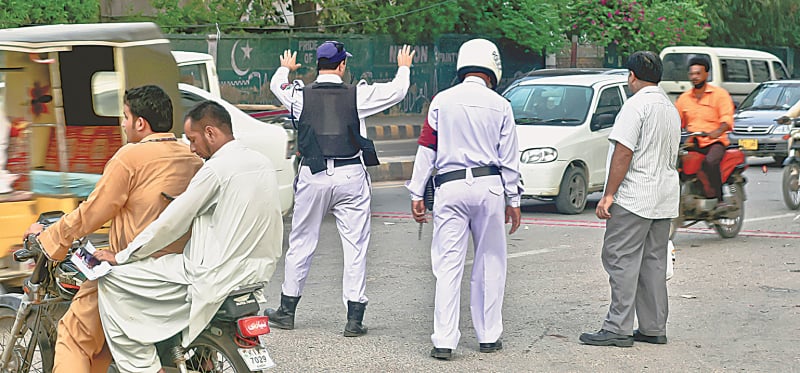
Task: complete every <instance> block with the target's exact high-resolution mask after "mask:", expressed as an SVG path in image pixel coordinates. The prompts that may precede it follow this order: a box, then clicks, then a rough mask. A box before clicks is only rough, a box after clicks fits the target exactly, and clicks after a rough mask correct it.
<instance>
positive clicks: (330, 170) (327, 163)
mask: <svg viewBox="0 0 800 373" xmlns="http://www.w3.org/2000/svg"><path fill="white" fill-rule="evenodd" d="M334 163H335V162H334V160H333V158H328V159H326V160H325V166H326V167H325V175H328V176H333V169H334V167H336V166H335V165H334Z"/></svg>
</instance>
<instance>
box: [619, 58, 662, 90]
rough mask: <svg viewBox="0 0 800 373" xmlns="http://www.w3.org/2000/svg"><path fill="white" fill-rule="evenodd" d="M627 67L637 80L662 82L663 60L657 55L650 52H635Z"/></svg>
mask: <svg viewBox="0 0 800 373" xmlns="http://www.w3.org/2000/svg"><path fill="white" fill-rule="evenodd" d="M625 67H627V68H628V70H630V71H632V72H633V75H636V79H639V80H644V81H645V82H650V83H658V82H660V81H661V74H662V73H663V72H664V65H662V64H661V58H658V55H657V54H655V53H653V52H650V51H638V52H634V53H633V54H632V55H631V56H630V57H628V62H627V63H626V64H625Z"/></svg>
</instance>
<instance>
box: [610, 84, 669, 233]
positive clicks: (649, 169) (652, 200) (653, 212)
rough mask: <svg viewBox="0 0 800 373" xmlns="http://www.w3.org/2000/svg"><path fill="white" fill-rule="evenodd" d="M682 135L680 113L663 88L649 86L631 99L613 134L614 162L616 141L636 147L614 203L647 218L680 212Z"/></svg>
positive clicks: (662, 216) (611, 137) (612, 131)
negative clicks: (679, 148) (680, 151)
mask: <svg viewBox="0 0 800 373" xmlns="http://www.w3.org/2000/svg"><path fill="white" fill-rule="evenodd" d="M680 139H681V119H680V115H679V114H678V110H677V109H676V108H675V106H674V105H673V104H672V103H671V102H670V100H669V98H668V97H667V95H666V93H664V90H662V89H661V88H659V87H657V86H649V87H645V88H642V89H641V90H639V92H637V93H636V94H635V95H633V97H631V98H630V99H628V101H626V102H625V105H623V106H622V109H621V110H620V112H619V115H617V119H616V121H615V122H614V128H613V129H612V130H611V134H609V136H608V140H609V141H610V142H611V150H610V151H609V152H608V157H609V163H610V162H611V155H612V154H613V153H614V146H615V144H616V143H619V144H622V145H624V146H625V147H627V148H628V149H632V150H633V159H631V164H630V167H629V168H628V172H627V173H626V174H625V178H624V179H623V180H622V184H621V185H620V186H619V190H617V194H615V195H614V203H616V204H618V205H620V206H621V207H623V208H625V209H626V210H628V211H630V212H632V213H634V214H636V215H639V216H641V217H643V218H646V219H666V218H674V217H677V216H678V203H679V199H680V183H679V181H678V171H677V169H676V167H675V165H676V162H677V159H678V147H679V145H680ZM609 169H610V168H609Z"/></svg>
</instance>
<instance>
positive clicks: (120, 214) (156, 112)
mask: <svg viewBox="0 0 800 373" xmlns="http://www.w3.org/2000/svg"><path fill="white" fill-rule="evenodd" d="M123 113H124V117H125V119H124V121H123V123H122V127H123V130H124V131H125V134H126V136H127V139H128V144H127V145H125V146H123V147H122V148H120V149H119V150H118V151H117V153H116V154H114V157H112V158H111V160H109V161H108V163H107V164H106V167H105V170H103V176H102V177H101V178H100V181H98V182H97V185H96V187H95V189H94V191H93V192H92V193H91V194H90V195H89V198H88V199H87V200H86V201H85V202H83V203H81V204H80V205H79V206H78V208H77V209H75V211H73V212H71V213H69V214H67V215H65V216H64V217H62V218H61V220H59V221H58V222H57V223H55V224H53V225H52V226H50V227H49V228H48V229H47V230H45V231H43V232H42V226H41V225H40V224H33V225H31V227H30V228H29V229H28V231H27V233H26V236H27V235H28V234H39V241H41V244H42V247H43V248H44V250H45V251H46V253H47V255H48V256H49V257H50V258H52V259H55V260H63V259H64V258H65V257H66V255H67V251H68V249H69V247H70V246H71V245H72V242H73V241H74V240H75V239H77V238H80V237H83V236H85V235H87V234H89V233H92V232H94V231H96V230H98V229H100V228H101V227H102V225H103V224H104V223H105V222H107V221H109V220H111V228H110V230H109V233H108V238H109V245H110V248H109V250H107V252H109V253H117V252H119V251H121V250H122V249H123V248H125V247H126V246H127V245H128V243H129V242H130V241H131V240H133V238H134V237H135V236H136V235H137V234H139V233H140V232H141V231H142V230H143V229H144V228H145V227H146V226H147V225H148V224H150V223H151V222H152V221H154V220H155V219H156V218H157V217H158V215H159V214H161V212H162V211H163V210H164V209H165V208H166V207H167V204H168V203H169V201H167V200H166V199H165V198H164V197H163V196H162V195H161V193H162V192H163V193H167V194H169V195H178V194H181V193H183V191H184V190H186V186H187V185H189V180H190V179H191V178H192V176H193V175H194V174H195V172H197V170H198V169H200V166H202V164H203V162H202V161H201V160H200V158H198V157H197V156H195V155H194V154H192V152H191V151H189V148H188V147H187V146H186V145H184V144H181V143H179V142H178V141H177V139H176V138H175V135H173V134H172V133H170V132H169V131H170V130H171V129H172V102H171V101H170V98H169V96H168V95H167V93H166V92H164V91H163V90H162V89H161V88H159V87H156V86H152V85H150V86H143V87H138V88H133V89H131V90H129V91H127V92H125V98H124V106H123ZM176 238H177V241H175V242H174V243H172V244H170V245H165V246H164V247H163V250H161V251H159V252H155V251H154V252H153V256H160V255H164V254H167V253H179V252H181V251H183V246H184V244H185V243H186V241H187V240H188V239H189V237H188V235H186V236H185V237H176ZM110 363H111V355H110V354H109V352H108V348H107V347H106V343H105V336H104V335H103V333H102V332H101V324H100V313H99V312H98V310H97V282H96V281H86V282H84V283H83V284H82V285H81V288H80V290H79V291H78V293H77V294H75V297H74V298H73V299H72V304H71V305H70V308H69V310H68V311H67V313H66V314H65V315H64V317H63V318H62V319H61V320H60V321H59V322H58V339H57V340H56V347H55V362H54V368H53V371H54V372H57V373H58V372H106V370H107V369H108V366H109V365H110Z"/></svg>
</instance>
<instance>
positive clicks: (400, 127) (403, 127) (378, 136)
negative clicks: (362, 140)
mask: <svg viewBox="0 0 800 373" xmlns="http://www.w3.org/2000/svg"><path fill="white" fill-rule="evenodd" d="M421 131H422V125H421V124H388V125H379V126H367V138H369V139H372V140H374V141H382V140H406V139H416V138H418V137H419V134H420V132H421Z"/></svg>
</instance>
